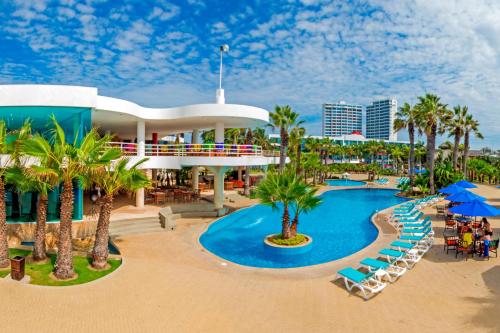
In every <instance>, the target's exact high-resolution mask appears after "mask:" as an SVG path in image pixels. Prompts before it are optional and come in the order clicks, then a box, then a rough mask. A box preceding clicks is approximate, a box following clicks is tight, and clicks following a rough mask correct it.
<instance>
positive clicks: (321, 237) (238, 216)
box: [198, 188, 407, 269]
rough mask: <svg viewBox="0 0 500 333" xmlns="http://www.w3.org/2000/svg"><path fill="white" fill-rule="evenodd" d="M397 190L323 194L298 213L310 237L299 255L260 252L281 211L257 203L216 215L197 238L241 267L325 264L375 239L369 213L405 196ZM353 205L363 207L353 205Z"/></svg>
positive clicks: (277, 224) (302, 229) (277, 226)
mask: <svg viewBox="0 0 500 333" xmlns="http://www.w3.org/2000/svg"><path fill="white" fill-rule="evenodd" d="M396 193H397V191H396V190H392V189H368V188H352V189H338V190H329V191H326V192H324V193H322V194H321V195H320V196H321V197H322V199H323V200H324V203H323V204H322V206H320V207H318V209H317V210H315V211H314V212H311V213H310V214H308V215H307V216H306V215H304V216H302V215H301V218H300V224H299V232H301V233H305V234H308V235H310V236H311V237H312V238H313V239H314V242H313V245H312V249H311V251H310V252H309V253H306V254H304V255H303V256H300V255H299V256H296V255H294V256H283V255H276V254H273V253H268V252H266V251H265V249H264V245H263V239H264V237H265V236H266V235H268V234H271V233H276V232H279V230H280V225H281V211H278V212H277V211H275V212H273V211H272V210H271V208H269V207H266V206H262V205H260V204H256V205H253V206H250V207H246V208H243V209H240V210H238V211H236V212H234V213H232V214H229V215H226V216H224V217H222V218H220V219H218V220H215V221H214V222H212V223H211V224H210V225H208V227H207V228H206V229H205V230H204V232H203V233H202V234H201V235H200V236H199V238H198V242H199V244H200V245H201V247H203V248H204V249H205V250H206V251H207V252H209V253H210V254H211V255H214V256H215V257H217V258H218V259H219V260H224V261H228V262H231V263H234V264H237V265H241V266H243V267H251V268H272V269H283V268H300V267H310V266H317V265H321V264H326V263H330V262H333V261H336V260H339V259H342V258H346V257H349V256H351V255H353V254H355V253H357V252H359V251H361V250H363V249H365V248H367V247H368V246H370V245H371V244H372V243H373V242H375V241H376V240H377V239H378V236H379V233H380V230H379V229H378V227H377V226H376V225H375V224H374V223H373V222H372V220H371V218H372V215H373V214H374V213H376V212H377V211H381V210H384V209H386V208H389V207H392V206H395V205H398V204H400V203H402V202H405V201H407V200H406V199H404V198H399V197H396V196H395V194H396ZM353 205H355V206H359V207H365V209H352V206H353ZM345 213H347V214H346V215H345V216H343V214H345ZM352 235H354V236H352Z"/></svg>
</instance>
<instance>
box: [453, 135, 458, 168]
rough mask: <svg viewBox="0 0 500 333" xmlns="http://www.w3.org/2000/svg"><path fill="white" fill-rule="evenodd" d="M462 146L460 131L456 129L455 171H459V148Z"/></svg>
mask: <svg viewBox="0 0 500 333" xmlns="http://www.w3.org/2000/svg"><path fill="white" fill-rule="evenodd" d="M459 145H460V130H459V129H455V142H454V143H453V170H454V171H457V170H458V146H459Z"/></svg>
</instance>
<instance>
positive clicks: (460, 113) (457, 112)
mask: <svg viewBox="0 0 500 333" xmlns="http://www.w3.org/2000/svg"><path fill="white" fill-rule="evenodd" d="M467 111H468V108H467V106H464V107H461V106H460V105H457V106H455V107H454V108H453V118H451V119H450V121H449V123H448V126H447V129H448V131H449V132H450V137H451V136H453V138H454V141H453V170H458V148H459V146H460V140H461V139H462V136H463V135H464V125H465V118H466V117H467Z"/></svg>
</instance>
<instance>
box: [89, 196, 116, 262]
mask: <svg viewBox="0 0 500 333" xmlns="http://www.w3.org/2000/svg"><path fill="white" fill-rule="evenodd" d="M112 209H113V195H111V194H106V195H105V196H104V197H103V198H102V205H101V211H100V213H99V219H98V221H97V229H96V232H95V242H94V249H93V251H92V267H94V268H96V269H103V268H106V265H107V263H108V254H109V251H108V241H109V222H110V217H111V210H112Z"/></svg>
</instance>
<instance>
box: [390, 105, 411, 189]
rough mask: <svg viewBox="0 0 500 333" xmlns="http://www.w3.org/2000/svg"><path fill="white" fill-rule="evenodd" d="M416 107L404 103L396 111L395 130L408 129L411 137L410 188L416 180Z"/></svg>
mask: <svg viewBox="0 0 500 333" xmlns="http://www.w3.org/2000/svg"><path fill="white" fill-rule="evenodd" d="M415 125H416V124H415V108H413V107H412V106H411V105H410V104H409V103H404V104H403V106H402V107H400V108H399V111H398V112H397V113H396V119H395V120H394V130H395V131H399V130H402V129H403V128H407V129H408V138H409V139H410V161H409V165H410V166H409V169H410V170H409V173H408V176H409V178H410V188H413V185H414V182H415V180H414V179H415Z"/></svg>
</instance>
